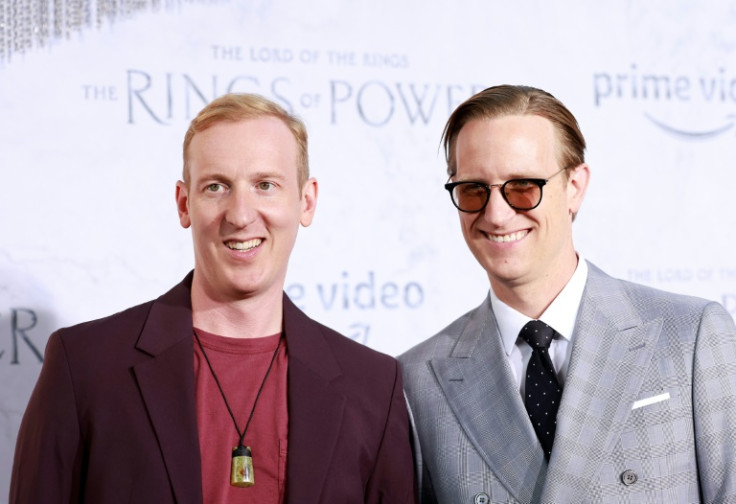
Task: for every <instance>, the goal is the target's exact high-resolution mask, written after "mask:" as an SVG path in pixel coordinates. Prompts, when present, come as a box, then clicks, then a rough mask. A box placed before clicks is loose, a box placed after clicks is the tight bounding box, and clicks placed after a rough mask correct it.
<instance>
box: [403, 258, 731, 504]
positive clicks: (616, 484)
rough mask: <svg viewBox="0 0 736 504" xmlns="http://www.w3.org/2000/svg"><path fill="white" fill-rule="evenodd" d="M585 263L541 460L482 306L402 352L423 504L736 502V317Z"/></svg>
mask: <svg viewBox="0 0 736 504" xmlns="http://www.w3.org/2000/svg"><path fill="white" fill-rule="evenodd" d="M589 266H590V269H589V273H588V279H587V283H586V286H585V292H584V294H583V299H582V302H581V305H580V309H579V312H578V318H577V322H576V326H575V335H574V343H573V349H572V354H571V357H570V365H569V372H568V375H567V378H566V381H565V385H564V391H563V396H562V402H561V404H560V409H559V412H558V416H557V432H556V437H555V444H554V448H553V451H552V455H551V458H550V461H549V464H547V462H546V461H545V459H544V455H543V453H542V448H541V445H540V444H539V442H538V440H537V437H536V435H535V434H534V430H533V428H532V426H531V423H530V422H529V420H528V417H527V414H526V410H525V409H524V404H523V401H522V399H521V397H520V394H519V390H518V387H517V385H516V384H515V382H514V379H513V375H512V372H511V369H510V367H509V364H508V361H507V359H506V358H505V354H504V350H503V346H502V343H501V338H500V336H499V333H498V329H497V325H496V320H495V318H494V315H493V312H492V310H491V305H490V300H489V299H486V301H485V302H484V303H483V304H481V305H480V306H479V307H478V308H476V309H474V310H473V311H471V312H469V313H467V314H465V315H464V316H462V317H461V318H459V319H458V320H456V321H455V322H453V323H452V324H451V325H450V326H448V327H447V328H445V329H443V330H442V331H441V332H440V333H439V334H437V335H435V336H433V337H432V338H430V339H428V340H426V341H424V342H423V343H421V344H419V345H417V346H416V347H414V348H412V349H411V350H409V351H408V352H406V353H405V354H404V355H402V356H401V357H399V360H400V361H401V363H402V365H403V373H404V387H405V393H406V397H407V402H408V405H409V408H410V416H411V420H412V424H413V428H414V443H415V452H416V458H417V466H418V475H419V477H420V478H421V479H420V483H419V484H420V487H421V489H420V490H421V495H422V502H423V503H427V502H439V503H446V504H462V503H478V504H481V503H483V504H484V503H487V502H494V503H495V502H509V503H511V502H513V503H555V504H565V503H616V504H620V503H657V504H659V503H666V504H677V503H688V504H690V503H699V502H708V503H727V502H733V503H736V327H734V322H733V319H732V318H731V316H730V315H729V314H728V312H726V310H725V309H724V308H723V307H722V306H721V305H719V304H718V303H713V302H708V301H705V300H702V299H697V298H693V297H686V296H679V295H675V294H670V293H665V292H661V291H657V290H655V289H651V288H648V287H644V286H641V285H636V284H632V283H629V282H625V281H622V280H617V279H614V278H611V277H609V276H608V275H606V274H605V273H603V272H602V271H601V270H599V269H598V268H596V267H595V266H593V265H592V264H590V265H589Z"/></svg>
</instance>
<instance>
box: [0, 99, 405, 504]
mask: <svg viewBox="0 0 736 504" xmlns="http://www.w3.org/2000/svg"><path fill="white" fill-rule="evenodd" d="M176 201H177V207H178V211H179V219H180V222H181V225H182V226H183V227H185V228H189V227H191V229H192V236H193V241H194V257H195V266H194V271H193V272H192V273H190V274H189V275H188V276H187V277H186V278H185V279H184V281H182V283H180V284H179V285H177V286H175V287H174V288H173V289H171V290H170V291H169V292H167V293H166V294H164V295H163V296H161V297H160V298H158V299H156V300H155V301H151V302H149V303H146V304H143V305H140V306H136V307H133V308H130V309H128V310H126V311H123V312H121V313H118V314H116V315H112V316H111V317H107V318H104V319H101V320H96V321H92V322H87V323H84V324H80V325H78V326H75V327H71V328H67V329H61V330H59V331H57V332H56V333H54V334H53V335H51V337H50V338H49V342H48V344H47V348H46V356H45V359H44V364H43V368H42V370H41V375H40V377H39V380H38V383H37V385H36V388H35V390H34V392H33V394H32V396H31V399H30V402H29V404H28V408H27V410H26V413H25V416H24V418H23V423H22V425H21V428H20V433H19V436H18V441H17V446H16V453H15V461H14V465H13V473H12V478H11V486H10V502H11V503H13V504H33V503H43V504H49V503H57V502H58V503H61V502H64V503H68V502H85V503H94V504H107V503H118V502H119V503H135V504H145V503H152V504H153V503H155V504H164V503H174V502H176V503H192V504H194V503H197V504H199V503H207V504H209V503H225V502H227V503H238V502H243V503H246V502H258V503H283V502H288V503H300V504H301V503H327V504H339V503H355V502H371V503H379V502H382V503H407V502H414V500H415V494H414V476H413V463H412V456H411V448H410V442H409V430H408V419H407V413H406V408H405V404H404V398H403V394H402V382H401V375H400V371H399V368H398V365H397V362H396V361H395V360H394V359H392V358H391V357H388V356H385V355H382V354H380V353H377V352H375V351H372V350H370V349H368V348H367V347H364V346H362V345H360V344H358V343H355V342H353V341H352V340H350V339H348V338H345V337H344V336H341V335H339V334H337V333H336V332H334V331H332V330H330V329H329V328H327V327H325V326H322V325H320V324H318V323H317V322H315V321H313V320H311V319H309V318H308V317H307V316H306V315H305V314H304V313H302V312H301V311H300V310H299V309H298V308H296V307H295V306H294V305H293V304H292V303H291V301H289V299H288V298H287V297H286V296H285V295H284V293H283V286H284V281H285V275H286V268H287V263H288V259H289V255H290V253H291V250H292V248H293V245H294V241H295V239H296V235H297V230H298V228H299V226H300V225H302V226H308V225H309V224H310V223H311V221H312V217H313V215H314V210H315V205H316V201H317V182H316V180H314V179H313V178H310V177H309V169H308V161H307V134H306V130H305V127H304V125H303V123H301V121H299V120H298V119H296V118H295V117H293V116H292V115H290V114H288V113H287V112H286V111H285V110H283V109H282V108H281V107H279V106H278V105H276V104H274V103H273V102H270V101H268V100H266V99H264V98H262V97H259V96H255V95H234V94H231V95H226V96H223V97H221V98H218V99H217V100H215V101H214V102H212V103H211V104H209V105H208V106H207V107H205V109H204V110H202V111H201V112H200V113H199V115H198V116H197V117H196V118H195V119H194V120H193V121H192V123H191V125H190V127H189V130H188V131H187V134H186V137H185V140H184V176H183V181H179V182H178V183H177V186H176Z"/></svg>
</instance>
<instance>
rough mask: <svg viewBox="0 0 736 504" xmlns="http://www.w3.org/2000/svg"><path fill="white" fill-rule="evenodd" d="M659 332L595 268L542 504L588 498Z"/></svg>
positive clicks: (582, 312)
mask: <svg viewBox="0 0 736 504" xmlns="http://www.w3.org/2000/svg"><path fill="white" fill-rule="evenodd" d="M661 327H662V320H661V319H654V320H650V321H646V322H643V321H642V320H641V319H640V318H639V316H638V315H637V313H636V311H635V310H634V308H633V306H632V305H631V301H630V300H629V298H628V296H627V295H626V292H625V291H624V289H623V288H622V286H621V284H620V282H619V281H617V280H615V279H613V278H611V277H608V276H607V275H605V274H604V273H603V272H601V271H600V270H598V269H597V268H595V266H593V265H590V272H589V276H588V282H587V284H586V288H585V293H584V294H583V300H582V303H581V306H580V310H579V313H578V320H577V323H576V327H575V335H574V341H573V351H572V355H571V357H570V367H569V370H568V376H567V378H566V380H565V386H564V392H563V395H562V402H561V404H560V410H559V412H558V415H557V432H556V435H555V446H554V449H553V450H552V457H551V459H550V464H549V465H550V469H549V473H548V477H547V485H546V487H545V491H544V493H543V499H542V500H543V501H545V502H547V501H548V502H557V501H566V500H569V499H571V498H573V497H575V498H580V497H581V496H584V495H586V494H587V491H588V489H589V488H591V484H592V482H593V480H594V478H595V477H596V475H597V474H598V472H599V470H600V465H601V463H602V462H603V460H605V459H606V456H607V453H608V452H609V451H610V450H611V449H612V448H613V446H614V444H615V442H616V440H617V439H618V437H619V435H620V433H621V429H622V428H623V426H624V424H625V422H626V420H627V418H628V417H629V415H630V413H631V405H632V404H633V402H634V401H635V400H636V398H637V396H638V393H639V390H640V388H641V385H642V381H643V379H644V376H645V374H646V370H647V368H648V367H649V363H650V361H651V359H652V355H653V350H654V347H655V343H656V340H657V338H658V337H659V334H660V331H661ZM570 474H575V476H576V477H575V478H571V477H570ZM563 481H564V485H563Z"/></svg>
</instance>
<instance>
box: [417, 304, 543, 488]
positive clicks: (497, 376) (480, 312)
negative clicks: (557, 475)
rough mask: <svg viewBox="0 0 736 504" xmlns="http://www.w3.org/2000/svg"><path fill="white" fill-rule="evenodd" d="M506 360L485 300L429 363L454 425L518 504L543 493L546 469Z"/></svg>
mask: <svg viewBox="0 0 736 504" xmlns="http://www.w3.org/2000/svg"><path fill="white" fill-rule="evenodd" d="M505 355H506V354H505V351H504V348H503V344H502V342H501V337H500V335H499V333H498V328H497V325H496V319H495V317H494V315H493V312H492V310H491V306H490V299H487V300H486V302H485V303H484V304H483V305H481V306H480V307H479V308H477V309H476V310H475V312H474V314H473V315H472V317H471V318H470V320H469V322H468V324H467V325H466V326H465V328H464V329H463V332H462V334H461V335H460V337H459V338H458V342H457V344H456V346H455V348H454V349H453V351H452V353H451V355H450V356H449V357H447V358H436V359H432V361H431V366H432V369H433V371H434V373H435V375H436V377H437V381H438V382H439V384H440V387H441V388H442V391H443V393H444V395H445V398H446V400H447V402H448V403H449V405H450V407H451V409H452V411H453V412H454V414H455V417H456V418H457V421H458V422H459V423H460V424H461V426H462V428H463V430H464V431H465V433H466V435H467V436H468V439H469V440H470V442H471V443H472V444H473V446H474V447H475V449H476V450H477V451H478V453H479V454H480V455H481V456H482V457H483V459H484V460H485V462H486V464H487V465H488V466H489V468H490V469H491V471H492V472H493V473H494V475H495V476H496V477H497V478H498V480H499V481H500V482H501V483H502V484H503V485H504V486H505V487H506V489H507V490H508V491H509V493H510V494H512V495H513V496H514V497H515V498H516V499H517V500H519V501H521V502H531V501H532V500H534V499H535V498H536V497H535V496H538V495H539V493H540V492H541V488H542V483H543V481H544V474H543V473H544V472H545V471H546V465H547V464H546V462H545V460H544V453H543V451H542V447H541V445H540V444H539V441H538V440H537V437H536V434H535V433H534V429H533V428H532V425H531V423H530V422H529V420H528V419H527V413H526V409H525V408H524V404H523V403H522V401H521V396H520V394H519V390H518V387H517V386H516V383H515V381H514V379H513V375H512V371H511V369H510V367H509V364H508V361H507V359H506V358H505Z"/></svg>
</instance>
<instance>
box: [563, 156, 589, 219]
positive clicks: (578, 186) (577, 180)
mask: <svg viewBox="0 0 736 504" xmlns="http://www.w3.org/2000/svg"><path fill="white" fill-rule="evenodd" d="M568 175H569V176H568V181H567V205H568V211H569V212H570V214H571V215H575V214H577V213H578V210H580V207H581V206H582V204H583V198H585V191H586V190H587V189H588V182H589V181H590V168H589V167H588V165H587V164H586V163H582V164H579V165H578V166H576V167H574V168H570V171H569V173H568Z"/></svg>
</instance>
